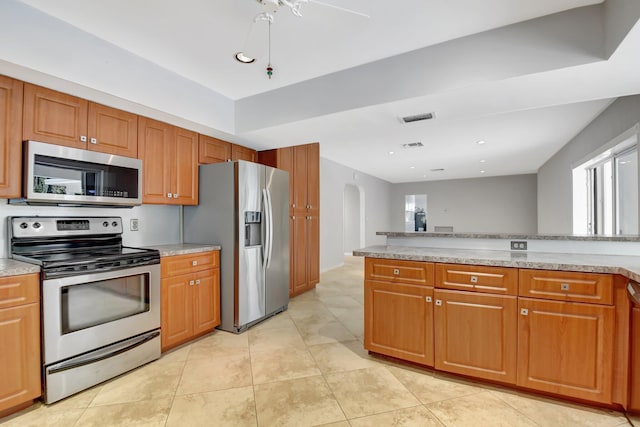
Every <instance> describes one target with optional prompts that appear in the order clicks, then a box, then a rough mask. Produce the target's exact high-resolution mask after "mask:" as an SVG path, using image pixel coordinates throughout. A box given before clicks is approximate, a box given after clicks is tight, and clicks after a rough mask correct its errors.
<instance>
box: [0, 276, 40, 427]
mask: <svg viewBox="0 0 640 427" xmlns="http://www.w3.org/2000/svg"><path fill="white" fill-rule="evenodd" d="M0 307H2V308H0V360H1V361H2V363H0V417H2V416H4V415H8V414H9V413H11V412H13V411H15V410H17V409H20V408H21V406H24V405H25V404H29V403H30V402H31V401H32V400H33V399H35V398H37V397H39V396H40V395H41V394H42V393H41V392H42V390H41V385H40V384H41V382H40V372H41V363H40V280H39V276H38V275H37V274H30V275H23V276H11V277H3V278H0ZM12 408H17V409H12Z"/></svg>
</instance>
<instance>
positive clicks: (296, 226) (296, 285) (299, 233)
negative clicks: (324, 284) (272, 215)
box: [289, 215, 309, 295]
mask: <svg viewBox="0 0 640 427" xmlns="http://www.w3.org/2000/svg"><path fill="white" fill-rule="evenodd" d="M307 222H308V220H307V217H306V216H304V215H293V217H292V221H291V223H292V228H291V230H289V232H290V233H291V234H292V235H293V251H292V253H291V255H292V258H291V268H292V272H293V274H292V284H291V287H292V291H293V295H297V294H299V293H301V292H304V291H306V290H307V289H308V286H309V282H308V280H307V274H308V267H307V251H306V248H307V236H308V235H307Z"/></svg>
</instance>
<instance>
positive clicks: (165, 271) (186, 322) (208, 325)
mask: <svg viewBox="0 0 640 427" xmlns="http://www.w3.org/2000/svg"><path fill="white" fill-rule="evenodd" d="M219 256H220V255H219V252H217V251H216V252H208V253H198V254H189V255H177V256H171V257H163V258H162V260H161V264H162V285H161V291H160V292H161V337H162V339H161V341H162V351H166V350H168V349H170V348H173V347H175V346H177V345H180V344H183V343H185V342H187V341H189V340H191V339H193V338H195V337H197V336H199V335H202V334H204V333H207V332H210V331H212V330H213V329H214V328H215V327H216V326H218V325H219V324H220V268H219V265H220V263H219V259H220V258H219ZM207 257H210V258H211V260H206V261H205V260H203V258H207ZM185 265H191V266H192V271H191V272H187V273H185V268H184V266H185ZM172 267H175V268H174V269H172ZM175 272H177V273H178V274H176V273H175Z"/></svg>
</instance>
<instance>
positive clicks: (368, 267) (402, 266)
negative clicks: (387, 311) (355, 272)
mask: <svg viewBox="0 0 640 427" xmlns="http://www.w3.org/2000/svg"><path fill="white" fill-rule="evenodd" d="M364 271H365V280H377V281H381V282H394V283H406V284H408V285H421V286H433V276H434V264H433V263H430V262H421V261H404V260H395V259H381V258H366V259H365V264H364Z"/></svg>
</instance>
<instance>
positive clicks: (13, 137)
mask: <svg viewBox="0 0 640 427" xmlns="http://www.w3.org/2000/svg"><path fill="white" fill-rule="evenodd" d="M22 91H23V83H22V82H21V81H18V80H14V79H11V78H9V77H4V76H0V199H9V198H14V197H20V196H21V194H22V189H21V188H20V183H21V182H22Z"/></svg>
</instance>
